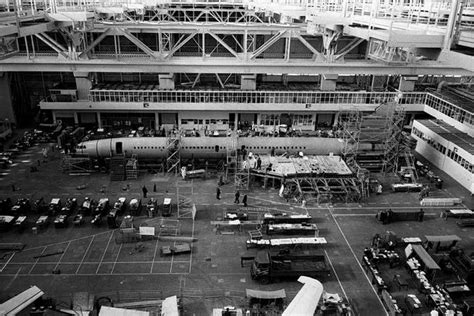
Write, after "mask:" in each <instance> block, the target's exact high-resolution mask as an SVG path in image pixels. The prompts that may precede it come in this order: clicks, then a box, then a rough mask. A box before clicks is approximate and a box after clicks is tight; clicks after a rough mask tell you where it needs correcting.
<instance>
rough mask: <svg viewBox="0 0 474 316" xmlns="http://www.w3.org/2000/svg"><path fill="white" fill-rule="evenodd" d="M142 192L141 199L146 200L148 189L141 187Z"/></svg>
mask: <svg viewBox="0 0 474 316" xmlns="http://www.w3.org/2000/svg"><path fill="white" fill-rule="evenodd" d="M142 192H143V197H144V198H146V194H147V193H148V189H147V188H146V186H143V188H142Z"/></svg>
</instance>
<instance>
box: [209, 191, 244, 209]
mask: <svg viewBox="0 0 474 316" xmlns="http://www.w3.org/2000/svg"><path fill="white" fill-rule="evenodd" d="M221 198H222V191H221V188H220V187H219V186H218V187H217V189H216V199H218V200H220V199H221ZM247 199H248V196H247V194H244V196H243V197H242V204H243V205H244V207H247ZM234 203H235V204H240V191H239V190H237V191H235V195H234Z"/></svg>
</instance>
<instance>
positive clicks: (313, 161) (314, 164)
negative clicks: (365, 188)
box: [250, 156, 352, 179]
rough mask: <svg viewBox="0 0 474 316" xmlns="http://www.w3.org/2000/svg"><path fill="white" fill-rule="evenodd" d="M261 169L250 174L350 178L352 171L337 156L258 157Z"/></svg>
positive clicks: (279, 176)
mask: <svg viewBox="0 0 474 316" xmlns="http://www.w3.org/2000/svg"><path fill="white" fill-rule="evenodd" d="M260 159H261V160H262V168H261V169H251V170H250V173H251V174H255V175H265V176H271V177H277V178H282V179H283V178H295V177H321V176H327V177H332V176H338V177H340V176H352V171H351V169H349V167H348V166H347V165H346V163H345V162H344V160H342V158H341V157H339V156H308V157H298V158H286V157H280V156H278V157H275V156H273V157H272V156H260Z"/></svg>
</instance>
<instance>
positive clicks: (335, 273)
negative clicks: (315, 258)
mask: <svg viewBox="0 0 474 316" xmlns="http://www.w3.org/2000/svg"><path fill="white" fill-rule="evenodd" d="M324 253H325V254H326V257H327V258H328V262H329V265H330V266H331V269H332V271H334V275H335V276H336V279H337V282H339V286H340V287H341V290H342V293H344V297H345V298H346V302H349V298H348V297H347V293H346V291H345V290H344V287H343V286H342V283H341V280H340V279H339V275H338V274H337V272H336V269H334V266H333V264H332V261H331V258H329V255H328V253H327V251H326V250H324Z"/></svg>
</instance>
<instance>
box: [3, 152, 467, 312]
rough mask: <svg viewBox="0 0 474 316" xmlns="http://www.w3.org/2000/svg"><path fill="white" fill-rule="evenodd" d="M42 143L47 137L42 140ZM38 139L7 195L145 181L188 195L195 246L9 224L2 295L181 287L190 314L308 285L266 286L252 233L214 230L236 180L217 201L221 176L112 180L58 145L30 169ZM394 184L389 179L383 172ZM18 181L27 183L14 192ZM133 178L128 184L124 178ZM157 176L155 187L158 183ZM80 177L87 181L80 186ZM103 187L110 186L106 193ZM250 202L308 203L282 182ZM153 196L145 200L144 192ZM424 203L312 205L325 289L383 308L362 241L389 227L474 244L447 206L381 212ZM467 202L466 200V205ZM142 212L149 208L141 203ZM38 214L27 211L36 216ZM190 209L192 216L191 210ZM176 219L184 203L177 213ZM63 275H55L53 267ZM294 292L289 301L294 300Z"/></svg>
mask: <svg viewBox="0 0 474 316" xmlns="http://www.w3.org/2000/svg"><path fill="white" fill-rule="evenodd" d="M43 146H44V145H43ZM40 156H41V146H36V147H33V148H31V149H30V150H28V151H26V152H25V153H23V154H22V155H20V156H18V157H17V158H15V165H14V166H13V167H12V168H10V169H7V170H3V171H2V174H1V177H2V178H1V180H0V188H1V191H0V198H2V199H3V198H7V197H10V198H12V200H13V201H15V200H16V199H17V198H19V197H28V198H29V199H30V200H31V201H34V200H35V199H37V198H39V197H44V198H45V200H46V201H50V200H51V198H53V197H60V198H62V199H63V200H65V199H66V198H67V197H76V198H77V199H78V202H79V203H82V200H83V199H84V197H86V196H89V197H91V198H94V199H99V198H100V197H108V198H109V199H110V201H111V202H112V203H113V202H114V201H115V200H116V199H117V198H118V197H121V196H124V197H126V198H127V200H128V201H129V200H130V199H131V198H140V197H141V187H142V186H143V185H146V187H147V188H148V191H149V194H148V195H149V197H155V198H157V200H158V201H159V202H160V201H163V198H164V197H171V198H172V200H173V201H174V202H175V203H176V201H180V202H181V206H180V215H183V218H181V219H180V234H181V235H182V236H193V237H195V238H197V239H198V241H197V242H195V243H194V244H193V249H192V253H191V254H183V255H176V256H172V257H161V256H160V255H159V249H160V248H161V246H164V245H169V244H170V242H162V241H156V240H151V241H145V242H143V245H144V249H143V251H141V252H135V251H134V249H133V248H134V246H135V244H117V243H116V242H115V239H116V238H117V234H118V231H113V230H110V229H108V228H107V226H106V225H105V224H104V225H103V226H102V227H100V228H98V227H92V225H91V224H90V223H89V222H90V220H89V221H86V224H85V225H83V226H82V227H73V226H72V225H69V227H67V228H64V229H56V228H54V226H53V225H50V227H49V228H48V229H47V230H45V231H43V232H40V233H39V234H37V235H33V233H32V231H31V229H28V230H25V231H24V232H22V233H19V232H17V231H13V230H12V231H9V232H7V233H2V234H1V235H0V242H23V243H25V244H26V248H25V250H24V251H22V252H19V253H16V254H14V255H13V254H11V255H7V256H5V257H4V258H3V259H1V260H0V271H1V272H0V284H2V287H1V289H0V300H4V299H6V298H8V297H10V296H12V295H14V294H16V293H18V292H21V291H23V290H24V289H25V288H27V287H28V286H30V285H37V286H38V287H39V288H41V289H42V290H43V291H45V292H46V293H47V295H48V296H52V297H58V298H59V299H60V300H62V301H68V300H69V299H70V297H71V294H72V293H74V292H76V291H89V292H90V293H93V294H95V295H108V296H110V297H113V298H114V299H118V300H128V299H130V298H131V297H134V298H136V299H151V298H155V299H160V298H164V297H166V296H170V295H179V294H180V293H182V294H183V296H184V310H185V315H210V314H211V312H212V308H213V307H222V306H224V305H240V306H246V305H247V299H246V298H245V289H247V288H250V289H265V290H275V289H281V288H284V289H285V290H286V291H287V295H288V297H289V300H290V299H291V298H292V297H293V296H294V295H295V294H296V293H297V291H298V290H299V289H300V287H301V285H300V284H299V283H298V282H296V281H291V280H290V281H288V280H286V281H284V282H280V283H273V284H269V285H260V284H258V283H256V282H254V281H253V280H251V278H250V274H249V267H241V266H240V255H241V254H244V253H246V252H247V250H246V248H245V240H246V239H247V234H246V233H245V232H243V233H240V234H234V235H220V234H216V231H215V229H214V227H212V226H211V225H210V221H211V220H214V219H215V218H216V217H217V216H220V215H222V212H223V211H224V210H225V209H226V207H229V206H232V205H234V204H233V198H234V192H235V191H234V188H233V187H232V186H231V185H227V186H224V187H223V189H222V191H223V198H222V200H216V198H215V191H216V183H217V178H213V179H208V180H200V179H198V180H192V181H183V180H182V179H180V178H176V177H175V176H173V175H163V174H160V175H152V174H141V175H140V176H139V178H138V180H130V181H124V182H110V181H109V176H108V175H107V174H100V173H97V174H92V175H90V176H69V175H66V174H63V173H62V172H61V170H60V156H59V153H57V152H56V153H52V154H51V155H50V157H49V158H48V162H46V163H43V162H42V163H41V166H40V167H39V172H35V173H30V172H29V166H30V165H32V164H36V161H37V159H41V157H40ZM437 174H438V175H440V176H441V177H442V179H443V180H444V188H443V189H442V190H436V191H433V192H432V194H431V196H440V197H447V196H456V197H461V198H463V202H464V205H465V206H466V207H469V208H473V206H474V203H473V200H472V197H471V196H470V195H469V193H468V192H467V190H464V189H463V188H461V187H460V186H459V185H457V184H456V183H455V181H454V180H453V179H451V178H449V176H448V175H446V174H443V173H441V172H439V171H438V172H437ZM381 179H383V182H384V184H385V185H384V187H385V188H388V184H389V181H390V178H387V177H381ZM11 184H15V185H17V186H18V187H19V188H20V190H19V191H16V192H12V190H11ZM126 184H130V190H128V191H124V190H123V187H124V185H126ZM154 184H156V187H157V192H153V186H154ZM78 185H86V188H85V189H83V190H77V188H76V187H77V186H78ZM101 188H105V192H103V193H102V192H101V191H100V190H101ZM248 196H249V206H261V207H271V208H277V209H282V210H290V211H295V212H301V211H305V210H304V209H302V208H301V206H300V205H295V204H291V203H290V204H289V203H287V202H286V201H285V200H284V199H282V198H280V197H279V196H278V190H277V189H262V188H261V187H260V186H258V187H256V186H255V187H252V189H251V190H250V192H248ZM145 200H146V199H145ZM192 203H194V204H195V205H196V208H197V216H196V219H195V221H194V222H193V221H192V219H190V218H189V216H187V214H186V212H187V211H188V210H189V209H188V208H187V207H189V205H191V204H192ZM387 207H391V208H392V209H396V208H419V200H418V194H417V193H391V192H388V191H387V192H384V193H383V194H381V195H378V196H373V197H370V198H369V199H368V200H367V201H366V202H364V203H361V204H333V205H329V204H325V205H319V206H318V205H306V209H307V211H308V212H309V214H310V215H311V216H312V217H313V218H314V219H315V220H314V221H315V223H316V224H317V225H318V227H319V229H320V236H322V237H325V238H326V239H327V241H328V244H327V245H325V246H324V247H323V250H324V252H325V253H326V255H327V258H328V260H329V262H330V265H331V268H332V272H333V273H332V274H331V276H330V277H325V278H324V279H321V281H322V282H323V285H324V288H325V290H326V291H328V292H332V293H339V294H341V295H343V296H345V297H346V298H348V299H349V300H350V302H351V303H352V305H353V308H354V309H355V311H357V313H358V314H359V315H384V314H385V311H384V308H383V306H382V304H381V301H380V300H379V298H378V296H377V295H376V294H375V291H374V289H373V287H372V285H371V284H370V282H369V280H368V278H367V276H366V274H365V273H364V271H363V269H362V267H361V265H360V259H361V257H362V252H363V249H364V247H366V246H369V245H370V242H371V239H372V236H373V235H374V234H375V233H384V232H385V231H386V230H390V231H393V232H395V233H396V234H397V235H398V236H401V237H402V236H403V237H415V236H418V237H423V236H424V235H429V234H431V235H442V234H457V235H458V236H460V237H461V238H462V241H461V242H460V245H461V246H463V247H465V248H466V249H471V250H474V234H473V233H472V232H473V231H472V228H464V229H460V228H459V227H458V226H457V225H456V224H455V221H454V220H452V219H449V220H447V221H446V220H444V219H441V218H440V216H439V215H440V212H442V211H443V210H444V209H445V208H429V209H425V211H426V214H425V219H426V220H425V221H424V222H422V223H419V222H397V223H392V224H390V225H387V226H383V225H381V224H380V223H379V222H377V221H376V220H375V214H376V213H377V211H378V210H380V209H381V208H387ZM461 207H462V206H461ZM142 215H145V214H144V212H142ZM37 217H38V216H33V215H32V216H29V220H30V221H31V222H33V221H34V220H36V218H37ZM185 217H188V218H185ZM172 218H173V219H177V207H175V210H174V213H173V217H172ZM146 221H148V225H155V226H159V225H158V223H157V220H156V219H148V218H146V217H145V216H141V217H139V218H137V221H136V222H137V223H141V222H146ZM57 250H64V252H63V253H62V254H59V255H54V256H50V257H44V258H40V259H38V260H37V259H34V258H33V256H35V255H38V254H41V253H43V254H45V253H50V252H54V251H57ZM58 268H59V269H60V270H61V274H51V271H52V270H54V269H58ZM289 300H288V301H289Z"/></svg>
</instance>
